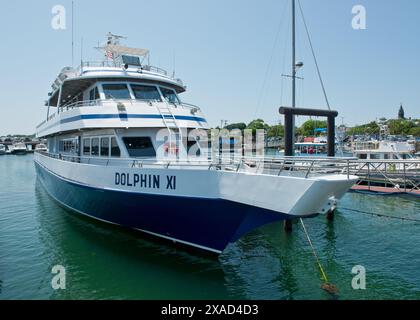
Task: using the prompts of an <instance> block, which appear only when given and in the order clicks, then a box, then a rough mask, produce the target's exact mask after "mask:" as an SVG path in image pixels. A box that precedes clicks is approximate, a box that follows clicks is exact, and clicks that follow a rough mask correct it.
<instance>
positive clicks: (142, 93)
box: [131, 84, 162, 101]
mask: <svg viewBox="0 0 420 320" xmlns="http://www.w3.org/2000/svg"><path fill="white" fill-rule="evenodd" d="M131 89H132V90H133V92H134V96H135V97H136V99H138V100H153V101H162V99H161V98H160V94H159V91H158V90H157V88H156V87H153V86H142V85H138V84H132V85H131Z"/></svg>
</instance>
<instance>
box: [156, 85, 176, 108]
mask: <svg viewBox="0 0 420 320" xmlns="http://www.w3.org/2000/svg"><path fill="white" fill-rule="evenodd" d="M160 91H161V92H162V95H163V97H164V98H165V99H166V101H168V102H169V103H174V104H179V99H178V96H177V95H176V92H175V90H172V89H168V88H163V87H160Z"/></svg>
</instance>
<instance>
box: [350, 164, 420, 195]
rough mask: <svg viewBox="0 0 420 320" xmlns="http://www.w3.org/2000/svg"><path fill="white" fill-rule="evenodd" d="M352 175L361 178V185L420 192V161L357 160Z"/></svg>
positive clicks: (352, 167) (351, 168)
mask: <svg viewBox="0 0 420 320" xmlns="http://www.w3.org/2000/svg"><path fill="white" fill-rule="evenodd" d="M356 163H357V166H350V167H349V170H350V174H352V175H356V176H358V177H359V182H358V184H359V185H367V186H368V189H370V188H371V186H374V185H378V184H379V185H384V186H390V187H392V188H394V189H396V190H398V191H400V192H405V193H407V192H413V191H420V159H408V160H357V162H356Z"/></svg>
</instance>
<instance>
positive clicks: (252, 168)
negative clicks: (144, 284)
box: [39, 152, 353, 179]
mask: <svg viewBox="0 0 420 320" xmlns="http://www.w3.org/2000/svg"><path fill="white" fill-rule="evenodd" d="M39 153H40V154H42V155H44V156H46V157H50V158H55V159H60V160H63V161H69V162H78V163H85V164H96V165H104V166H107V167H108V166H117V165H118V166H121V165H125V166H127V167H132V168H145V167H150V168H156V167H162V168H166V169H167V168H171V169H179V168H184V167H189V168H192V169H202V170H218V171H229V172H246V173H251V174H252V173H254V174H264V175H272V176H279V175H282V174H283V175H286V176H296V177H301V178H305V179H307V178H309V177H312V176H320V175H328V174H346V176H347V178H348V179H350V170H349V168H351V167H352V166H353V164H352V163H351V160H349V159H340V158H335V159H313V158H312V157H310V158H309V157H308V158H305V159H304V158H303V157H298V158H293V157H283V158H268V159H260V158H258V157H242V158H240V159H228V158H220V157H217V158H214V159H213V160H210V159H187V160H180V159H171V158H168V159H161V160H157V159H133V158H116V157H115V158H112V157H111V158H109V157H99V156H97V157H92V156H90V157H85V156H76V155H70V154H53V153H46V152H39ZM279 170H280V171H279Z"/></svg>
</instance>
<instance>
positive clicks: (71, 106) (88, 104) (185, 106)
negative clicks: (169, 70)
mask: <svg viewBox="0 0 420 320" xmlns="http://www.w3.org/2000/svg"><path fill="white" fill-rule="evenodd" d="M160 102H162V101H158V100H140V99H136V100H132V99H126V100H115V99H96V100H84V101H76V102H73V103H69V104H65V105H63V106H61V107H60V112H63V111H65V110H71V109H74V108H83V107H94V106H102V105H104V104H106V103H116V104H118V103H123V104H124V103H127V104H130V105H134V104H136V103H145V104H148V105H149V106H152V105H153V103H160ZM168 105H169V106H172V107H173V108H183V109H188V110H192V111H194V110H195V111H196V112H197V111H201V109H200V107H198V106H196V105H193V104H190V103H185V102H181V103H168Z"/></svg>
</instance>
